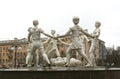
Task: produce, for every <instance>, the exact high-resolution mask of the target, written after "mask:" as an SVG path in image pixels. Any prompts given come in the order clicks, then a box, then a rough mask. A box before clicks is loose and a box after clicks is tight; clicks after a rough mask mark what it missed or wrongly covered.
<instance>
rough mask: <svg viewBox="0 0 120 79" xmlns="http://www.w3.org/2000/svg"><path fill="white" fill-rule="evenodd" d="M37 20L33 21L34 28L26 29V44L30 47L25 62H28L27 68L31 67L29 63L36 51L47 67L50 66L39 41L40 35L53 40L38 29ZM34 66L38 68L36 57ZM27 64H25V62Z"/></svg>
mask: <svg viewBox="0 0 120 79" xmlns="http://www.w3.org/2000/svg"><path fill="white" fill-rule="evenodd" d="M38 24H39V22H38V20H34V21H33V25H34V27H33V28H32V27H30V28H29V29H28V32H29V34H28V42H30V47H29V54H28V56H27V61H29V64H27V67H31V63H32V60H33V55H34V53H35V52H36V50H37V49H38V50H39V53H41V55H42V56H43V59H44V60H45V61H46V62H47V63H48V66H50V61H49V59H48V57H47V55H46V53H45V51H44V47H43V43H42V40H41V34H44V35H46V36H48V37H51V38H53V37H52V36H50V35H48V34H46V33H44V31H43V30H42V29H41V28H38ZM36 57H37V58H36V66H37V67H39V56H36ZM26 63H27V62H26Z"/></svg>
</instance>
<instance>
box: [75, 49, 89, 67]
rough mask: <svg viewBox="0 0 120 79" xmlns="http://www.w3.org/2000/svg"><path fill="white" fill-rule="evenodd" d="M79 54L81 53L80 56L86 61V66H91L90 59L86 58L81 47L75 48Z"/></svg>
mask: <svg viewBox="0 0 120 79" xmlns="http://www.w3.org/2000/svg"><path fill="white" fill-rule="evenodd" d="M77 51H78V53H79V54H81V55H82V57H83V58H84V59H85V60H86V61H87V65H86V66H91V61H90V60H89V59H88V57H87V55H86V54H85V52H84V50H83V49H78V50H77Z"/></svg>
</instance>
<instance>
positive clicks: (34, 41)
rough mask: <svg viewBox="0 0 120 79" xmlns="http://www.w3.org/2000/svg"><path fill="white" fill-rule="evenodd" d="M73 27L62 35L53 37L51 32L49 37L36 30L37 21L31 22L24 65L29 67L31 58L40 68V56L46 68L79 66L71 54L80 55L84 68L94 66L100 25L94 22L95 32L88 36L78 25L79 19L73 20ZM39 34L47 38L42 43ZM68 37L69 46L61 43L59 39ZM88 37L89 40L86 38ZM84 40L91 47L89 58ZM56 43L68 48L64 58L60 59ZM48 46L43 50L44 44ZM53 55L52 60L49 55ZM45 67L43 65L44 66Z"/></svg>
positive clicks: (79, 62) (78, 61)
mask: <svg viewBox="0 0 120 79" xmlns="http://www.w3.org/2000/svg"><path fill="white" fill-rule="evenodd" d="M73 23H74V25H73V27H71V28H69V30H68V31H67V32H66V34H64V35H59V36H55V33H56V32H55V30H51V35H49V34H46V33H45V32H44V31H43V30H42V29H41V28H38V25H39V22H38V20H34V21H33V25H34V27H30V28H29V29H28V32H29V33H28V42H29V46H28V50H27V52H28V54H27V56H26V64H27V67H31V65H32V62H33V58H34V60H35V63H34V65H35V66H36V67H40V65H39V62H40V57H39V54H41V56H42V58H43V61H44V62H46V63H47V64H46V66H51V65H56V66H57V65H59V66H60V65H62V66H66V67H68V66H79V65H80V64H81V60H79V59H75V58H71V53H72V52H73V53H76V56H78V55H81V56H82V57H83V58H84V59H85V61H86V63H87V64H86V65H85V66H92V67H94V66H96V60H95V56H94V53H95V50H96V48H97V46H98V45H97V41H98V40H99V35H100V28H99V27H100V26H101V23H100V22H98V21H96V22H95V30H94V31H93V33H92V34H89V33H88V32H86V31H85V30H83V29H82V28H81V27H80V26H79V25H78V23H79V18H78V17H74V18H73ZM41 34H43V35H45V36H48V37H49V38H48V39H47V40H46V41H45V42H42V40H41ZM66 36H70V39H71V44H67V43H66V42H64V41H62V40H61V38H63V37H66ZM88 37H89V38H88ZM85 40H87V41H88V42H91V46H90V49H89V58H88V56H87V55H86V53H85ZM57 41H59V42H60V43H62V44H65V45H67V46H68V48H67V50H66V57H63V58H62V57H61V56H60V53H59V50H58V47H57ZM46 43H47V44H48V47H47V49H49V51H45V50H44V44H46ZM52 53H55V54H56V56H57V57H56V58H52V56H51V54H52ZM44 66H45V65H44Z"/></svg>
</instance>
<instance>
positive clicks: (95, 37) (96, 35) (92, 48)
mask: <svg viewBox="0 0 120 79" xmlns="http://www.w3.org/2000/svg"><path fill="white" fill-rule="evenodd" d="M100 26H101V23H100V22H98V21H96V22H95V27H96V28H95V30H94V31H93V33H92V36H93V38H92V40H91V46H90V50H89V54H90V60H91V62H92V66H96V62H95V56H94V53H95V50H96V48H97V47H98V41H99V40H98V38H99V35H100V28H99V27H100Z"/></svg>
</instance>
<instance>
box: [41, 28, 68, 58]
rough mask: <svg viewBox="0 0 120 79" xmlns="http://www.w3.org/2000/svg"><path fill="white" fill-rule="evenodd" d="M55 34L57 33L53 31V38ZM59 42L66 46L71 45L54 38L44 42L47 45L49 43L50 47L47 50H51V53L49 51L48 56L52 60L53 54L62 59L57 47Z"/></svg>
mask: <svg viewBox="0 0 120 79" xmlns="http://www.w3.org/2000/svg"><path fill="white" fill-rule="evenodd" d="M55 33H56V31H55V30H51V34H52V36H53V37H55ZM57 41H59V42H61V43H62V44H66V45H69V44H67V43H65V42H63V41H62V40H61V39H57V40H56V39H54V38H48V39H47V40H46V41H45V42H43V43H44V44H45V43H48V47H47V50H48V49H50V50H49V51H47V55H48V57H49V58H50V59H51V57H52V56H51V55H52V53H55V54H56V56H57V57H60V52H59V50H58V47H57Z"/></svg>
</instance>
